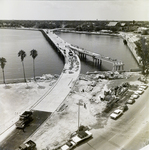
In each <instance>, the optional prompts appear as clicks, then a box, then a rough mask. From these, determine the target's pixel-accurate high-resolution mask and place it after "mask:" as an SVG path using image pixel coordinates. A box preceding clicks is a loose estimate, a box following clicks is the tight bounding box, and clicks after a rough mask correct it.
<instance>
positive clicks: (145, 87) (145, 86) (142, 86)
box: [140, 85, 148, 90]
mask: <svg viewBox="0 0 149 150" xmlns="http://www.w3.org/2000/svg"><path fill="white" fill-rule="evenodd" d="M140 88H142V89H144V90H146V89H147V88H148V86H147V85H140Z"/></svg>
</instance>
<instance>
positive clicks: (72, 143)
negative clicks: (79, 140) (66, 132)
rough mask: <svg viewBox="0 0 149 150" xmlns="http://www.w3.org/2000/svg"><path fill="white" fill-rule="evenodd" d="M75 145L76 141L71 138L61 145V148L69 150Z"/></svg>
mask: <svg viewBox="0 0 149 150" xmlns="http://www.w3.org/2000/svg"><path fill="white" fill-rule="evenodd" d="M75 146H76V143H75V142H73V141H72V140H69V141H68V142H66V143H65V144H64V145H63V146H62V147H61V150H71V149H72V148H73V147H75Z"/></svg>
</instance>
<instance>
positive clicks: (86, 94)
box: [30, 73, 140, 150]
mask: <svg viewBox="0 0 149 150" xmlns="http://www.w3.org/2000/svg"><path fill="white" fill-rule="evenodd" d="M139 76H140V74H139V73H125V74H124V75H123V77H124V79H118V80H105V79H98V80H96V83H97V84H96V86H93V87H92V86H91V83H92V82H93V78H94V77H95V75H80V80H79V81H78V82H77V83H76V85H75V87H74V88H73V90H72V91H71V93H70V94H69V96H68V97H67V98H66V99H65V101H64V102H63V104H61V106H60V107H59V109H58V111H56V112H54V113H53V115H52V116H51V117H50V118H49V119H48V120H47V121H46V123H44V124H43V125H42V126H41V127H40V128H39V129H38V130H37V131H36V132H35V133H34V134H33V135H32V136H31V137H30V139H32V140H33V141H35V142H36V143H37V149H40V150H52V149H54V148H56V147H58V146H60V145H62V144H63V143H64V142H66V141H67V140H68V139H69V138H70V135H71V134H72V133H73V132H74V131H76V130H77V128H78V105H77V103H78V101H79V100H80V99H81V100H83V102H84V103H85V104H86V108H84V107H83V106H80V124H81V125H85V126H90V127H91V128H92V129H101V128H103V127H104V126H105V125H106V124H107V121H108V119H109V117H108V116H101V115H100V114H101V112H102V110H103V109H104V108H105V106H106V102H105V101H101V100H100V97H99V96H102V95H103V93H104V91H107V90H108V89H109V88H111V87H113V86H116V85H120V84H121V83H123V82H126V81H128V82H129V81H130V83H131V84H140V81H136V78H138V77H139ZM84 79H85V80H84ZM91 89H92V90H91ZM91 99H92V100H91ZM47 137H48V138H47Z"/></svg>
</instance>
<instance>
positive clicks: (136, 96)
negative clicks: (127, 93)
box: [130, 94, 139, 99]
mask: <svg viewBox="0 0 149 150" xmlns="http://www.w3.org/2000/svg"><path fill="white" fill-rule="evenodd" d="M137 98H139V95H138V94H133V95H131V97H130V99H137Z"/></svg>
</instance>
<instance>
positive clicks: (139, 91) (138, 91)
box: [134, 90, 144, 95]
mask: <svg viewBox="0 0 149 150" xmlns="http://www.w3.org/2000/svg"><path fill="white" fill-rule="evenodd" d="M143 92H144V91H143V90H137V91H135V92H134V93H135V94H139V95H141V94H143Z"/></svg>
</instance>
